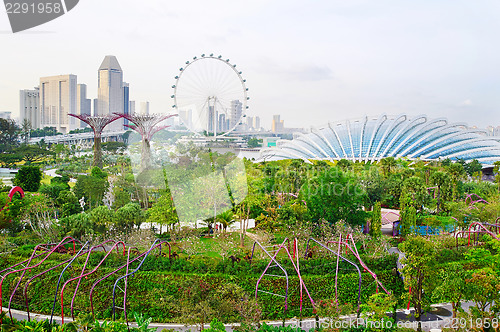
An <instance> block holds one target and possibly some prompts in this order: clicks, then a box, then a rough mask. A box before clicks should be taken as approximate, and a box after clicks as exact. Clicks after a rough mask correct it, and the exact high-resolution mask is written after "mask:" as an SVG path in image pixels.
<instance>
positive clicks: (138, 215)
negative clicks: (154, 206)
mask: <svg viewBox="0 0 500 332" xmlns="http://www.w3.org/2000/svg"><path fill="white" fill-rule="evenodd" d="M143 221H144V213H143V211H142V210H141V206H140V205H139V204H137V203H128V204H126V205H124V206H122V207H121V208H119V209H118V210H116V213H115V220H114V230H115V231H118V230H124V231H125V232H127V233H128V232H129V231H130V230H131V229H132V228H133V227H134V225H135V226H137V227H139V226H140V225H141V223H142V222H143Z"/></svg>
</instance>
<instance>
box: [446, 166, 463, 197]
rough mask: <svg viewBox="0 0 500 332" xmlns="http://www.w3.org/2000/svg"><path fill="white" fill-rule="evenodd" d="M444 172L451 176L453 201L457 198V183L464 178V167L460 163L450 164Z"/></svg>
mask: <svg viewBox="0 0 500 332" xmlns="http://www.w3.org/2000/svg"><path fill="white" fill-rule="evenodd" d="M446 172H447V173H448V174H449V175H450V176H451V181H452V184H453V200H456V199H457V196H458V183H459V182H460V181H461V180H462V179H463V178H464V177H465V175H466V173H465V170H464V167H463V166H462V164H460V163H458V162H457V163H452V164H450V165H449V166H447V167H446Z"/></svg>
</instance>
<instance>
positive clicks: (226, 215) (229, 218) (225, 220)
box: [216, 210, 236, 232]
mask: <svg viewBox="0 0 500 332" xmlns="http://www.w3.org/2000/svg"><path fill="white" fill-rule="evenodd" d="M216 220H217V222H219V223H221V224H222V227H223V228H224V232H226V230H227V227H228V226H229V225H231V224H233V223H234V222H236V218H235V215H234V213H233V211H231V210H227V211H224V212H222V213H220V214H219V215H217V219H216Z"/></svg>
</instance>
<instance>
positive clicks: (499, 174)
mask: <svg viewBox="0 0 500 332" xmlns="http://www.w3.org/2000/svg"><path fill="white" fill-rule="evenodd" d="M493 165H495V167H493V172H494V174H495V182H496V183H497V184H498V192H500V161H495V162H494V163H493Z"/></svg>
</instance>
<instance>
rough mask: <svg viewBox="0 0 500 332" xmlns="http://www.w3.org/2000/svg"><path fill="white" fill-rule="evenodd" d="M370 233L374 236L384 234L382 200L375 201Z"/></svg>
mask: <svg viewBox="0 0 500 332" xmlns="http://www.w3.org/2000/svg"><path fill="white" fill-rule="evenodd" d="M370 235H371V236H373V237H379V236H381V235H382V209H381V207H380V202H377V203H375V205H374V206H373V211H372V222H371V224H370Z"/></svg>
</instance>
